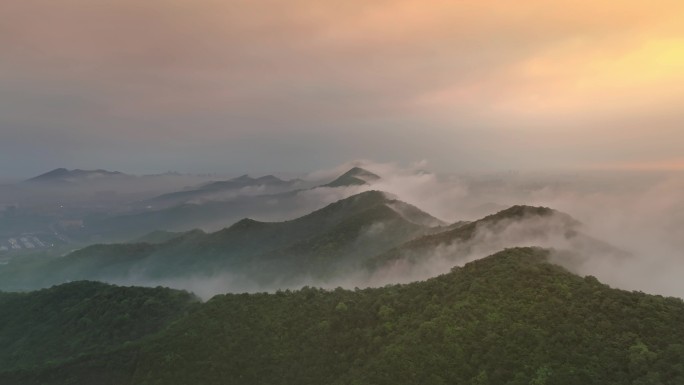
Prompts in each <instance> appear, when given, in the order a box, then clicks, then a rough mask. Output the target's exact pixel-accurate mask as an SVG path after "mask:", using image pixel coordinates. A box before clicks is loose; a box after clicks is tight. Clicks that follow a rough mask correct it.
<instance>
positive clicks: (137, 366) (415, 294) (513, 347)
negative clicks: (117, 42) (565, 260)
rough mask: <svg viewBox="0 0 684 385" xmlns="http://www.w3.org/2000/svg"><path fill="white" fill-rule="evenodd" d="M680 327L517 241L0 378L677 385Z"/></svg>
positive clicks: (677, 315)
mask: <svg viewBox="0 0 684 385" xmlns="http://www.w3.org/2000/svg"><path fill="white" fill-rule="evenodd" d="M75 321H76V319H74V322H75ZM682 323H684V303H683V302H682V300H681V299H676V298H664V297H661V296H653V295H647V294H644V293H639V292H627V291H622V290H616V289H612V288H610V287H608V286H606V285H603V284H601V283H600V282H598V281H597V280H596V279H595V278H594V277H591V276H587V277H580V276H577V275H574V274H572V273H570V272H568V271H567V270H565V269H563V268H561V267H559V266H557V265H554V264H551V263H549V252H548V251H546V250H543V249H538V248H517V249H508V250H505V251H502V252H499V253H496V254H494V255H492V256H489V257H487V258H483V259H481V260H478V261H475V262H472V263H468V264H466V265H465V266H464V267H462V268H455V269H453V270H452V271H451V272H450V273H447V274H444V275H441V276H438V277H435V278H432V279H429V280H427V281H423V282H415V283H411V284H407V285H392V286H386V287H382V288H377V289H364V290H354V291H349V290H342V289H337V290H333V291H326V290H321V289H314V288H304V289H302V290H299V291H294V292H292V291H282V292H277V293H274V294H251V295H250V294H227V295H219V296H216V297H215V298H213V299H212V300H210V301H208V302H207V303H205V304H202V305H201V307H200V308H199V309H198V310H196V311H194V312H191V313H189V314H188V315H187V316H185V317H183V318H182V319H180V320H179V321H177V322H175V323H173V324H172V325H171V326H170V327H169V328H167V329H164V330H162V331H161V332H159V333H157V334H156V335H154V336H152V337H150V338H146V339H144V340H139V341H137V342H133V343H131V344H128V345H126V346H123V347H120V348H117V349H112V350H109V351H106V352H95V353H92V354H89V355H83V356H81V357H78V358H74V359H71V360H69V361H67V362H59V363H49V364H44V365H42V366H38V367H35V368H32V369H24V370H20V369H19V370H18V369H15V368H11V367H10V368H9V369H7V368H6V367H5V368H4V369H3V370H0V382H2V383H3V384H7V385H13V384H22V385H31V384H46V385H58V384H72V383H98V384H118V385H129V384H130V385H133V384H189V383H201V384H206V385H211V384H226V383H230V384H236V385H240V384H250V385H259V384H268V385H277V384H303V385H308V384H311V385H314V384H316V385H317V384H331V385H335V384H378V385H385V384H386V385H401V384H512V385H523V384H524V385H527V384H548V385H561V384H562V385H573V384H577V385H580V384H581V385H591V384H596V385H599V384H600V385H606V384H607V385H618V384H619V385H622V384H663V385H676V384H681V383H683V382H684V365H683V364H682V362H684V344H683V343H682V341H684V329H683V328H682V327H681V325H682ZM108 330H109V329H108V328H105V329H102V331H103V332H106V331H108Z"/></svg>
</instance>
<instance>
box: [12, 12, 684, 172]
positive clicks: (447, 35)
mask: <svg viewBox="0 0 684 385" xmlns="http://www.w3.org/2000/svg"><path fill="white" fill-rule="evenodd" d="M0 46H2V48H3V53H2V56H0V85H2V87H1V88H0V102H1V103H0V127H2V130H3V134H4V137H5V142H4V143H0V146H3V145H6V146H8V148H0V150H2V151H0V153H5V154H8V155H6V156H7V157H8V159H9V157H12V156H19V155H21V154H22V153H25V152H26V151H23V150H20V149H21V148H26V147H28V146H30V145H31V143H35V138H38V137H41V138H53V139H55V140H57V141H58V142H59V141H60V140H63V141H64V142H65V144H64V147H63V148H62V147H58V146H56V147H55V149H54V150H53V152H54V154H53V155H52V157H53V158H54V159H52V158H50V161H51V162H70V161H74V162H76V161H77V159H76V158H75V156H76V155H74V148H71V147H70V146H75V144H73V142H74V140H68V139H65V138H72V137H77V138H78V140H76V141H77V142H82V143H81V144H82V145H79V146H78V148H79V149H82V148H84V147H87V146H90V147H92V148H97V146H102V144H103V143H108V145H107V148H112V145H111V143H112V142H116V143H118V145H120V146H124V147H126V148H135V149H136V150H130V151H131V154H134V153H135V152H136V151H141V149H144V152H145V153H147V154H150V155H149V157H151V158H150V159H148V161H152V160H151V159H155V160H154V162H157V163H159V164H165V162H168V161H170V158H168V156H167V155H164V154H165V153H167V152H169V151H183V153H188V154H199V153H202V154H207V153H213V151H215V150H216V149H218V148H221V149H225V148H229V147H230V145H231V144H232V143H238V142H239V143H242V144H241V147H243V148H244V147H245V143H248V144H249V146H252V148H254V149H257V151H253V152H255V153H256V152H259V150H260V151H261V152H266V153H269V152H273V151H270V149H271V147H272V146H274V144H272V142H278V141H277V140H275V141H273V140H271V139H272V138H277V137H280V136H282V137H284V138H288V140H292V141H293V143H292V146H294V147H296V148H298V149H299V150H300V151H298V153H301V154H302V155H301V156H302V158H301V159H300V160H297V161H296V162H293V163H292V165H293V167H294V166H295V165H296V164H304V163H305V158H304V157H305V155H304V154H306V153H307V151H306V147H307V146H306V145H305V144H302V143H304V142H306V141H307V140H309V141H311V146H312V147H313V148H316V150H315V151H314V155H311V156H314V157H315V158H316V159H320V160H321V161H323V162H328V163H331V164H332V163H335V162H338V161H340V160H346V159H348V158H349V157H355V156H365V157H367V156H369V155H368V154H369V153H379V156H380V157H382V158H387V159H393V158H397V157H406V158H410V159H422V158H428V159H432V160H433V162H434V163H436V164H438V165H442V166H443V167H445V168H448V167H451V166H452V165H454V164H459V165H465V166H474V165H484V166H485V167H494V168H495V167H506V168H508V167H509V166H513V167H523V168H524V167H533V166H535V165H536V164H537V162H538V161H537V160H536V159H534V158H533V157H532V156H529V155H525V154H526V153H536V154H537V155H536V156H541V155H545V154H547V152H548V156H553V159H552V160H550V161H547V162H545V163H546V164H549V165H551V166H558V167H573V166H578V167H585V166H590V167H591V166H592V165H599V164H603V165H605V164H618V163H619V164H654V165H659V164H663V165H664V164H666V163H662V162H663V161H662V159H680V156H681V155H680V153H681V151H682V149H681V148H680V147H681V146H677V143H684V2H682V1H674V0H656V1H650V2H645V1H634V0H623V1H585V0H577V1H553V2H552V1H547V0H529V1H510V0H479V1H475V0H463V1H453V0H451V1H446V0H445V1H442V0H391V1H390V0H363V1H362V0H347V1H328V0H316V1H314V0H292V1H280V0H278V1H276V0H249V1H248V0H239V1H235V0H232V1H225V0H221V1H219V0H192V1H191V0H150V1H134V0H63V1H59V2H57V1H52V0H8V1H2V2H0ZM188 127H192V129H191V130H190V129H189V128H188ZM388 135H396V136H397V137H401V138H406V140H405V141H404V142H403V143H397V145H396V146H386V145H384V146H382V147H383V149H378V148H377V147H378V146H379V144H380V143H383V140H384V138H386V137H387V136H388ZM123 137H126V138H129V139H122V138H123ZM445 138H447V139H448V140H446V141H445V140H444V139H445ZM345 141H346V142H345ZM327 142H330V143H336V147H337V148H338V149H337V150H331V151H325V150H319V149H321V148H325V147H326V146H329V144H327ZM8 143H11V146H10V145H9V144H8ZM340 143H346V146H348V147H344V146H341V147H340ZM445 143H452V146H451V147H449V146H447V145H446V144H445ZM85 145H87V146H85ZM214 146H216V147H214ZM459 146H462V147H459ZM478 146H480V147H478ZM113 147H114V148H115V147H116V146H113ZM385 147H388V148H385ZM154 148H156V149H157V150H153V149H154ZM473 148H478V149H479V151H474V150H473ZM105 150H106V149H105ZM283 151H284V150H283ZM36 152H38V151H36ZM238 152H239V151H238ZM222 153H223V151H222ZM276 153H277V151H276ZM492 153H496V154H504V158H505V164H503V165H501V164H496V162H495V161H494V160H492V159H491V156H489V154H492ZM106 154H107V151H103V152H99V151H95V150H93V153H92V154H84V155H83V157H84V158H85V159H90V158H92V157H98V156H102V157H106V156H107V155H106ZM323 154H325V155H323ZM34 156H35V155H34ZM41 156H42V155H41ZM46 156H47V155H46ZM212 156H213V158H211V156H210V158H211V160H207V161H206V164H205V165H213V164H221V163H223V162H225V161H226V160H227V159H224V158H222V156H223V155H212ZM193 158H196V156H193ZM116 159H119V158H118V157H117V155H116V154H115V153H114V152H112V154H111V155H108V158H106V159H103V161H111V160H116ZM4 160H5V159H4V158H2V159H0V161H4ZM269 160H270V159H269ZM46 161H47V159H46ZM131 162H133V160H131ZM245 162H249V163H253V162H255V161H254V160H249V161H245ZM260 162H263V163H264V165H265V164H266V163H267V161H266V160H263V161H260ZM649 162H650V163H649ZM675 163H676V162H675ZM676 164H678V163H676ZM198 167H199V165H198ZM212 167H213V166H212ZM663 167H665V166H663Z"/></svg>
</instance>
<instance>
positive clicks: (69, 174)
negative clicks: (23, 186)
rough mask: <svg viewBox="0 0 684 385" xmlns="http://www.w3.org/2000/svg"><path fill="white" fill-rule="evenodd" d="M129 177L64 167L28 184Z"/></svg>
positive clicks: (114, 172)
mask: <svg viewBox="0 0 684 385" xmlns="http://www.w3.org/2000/svg"><path fill="white" fill-rule="evenodd" d="M121 176H127V175H126V174H124V173H122V172H119V171H108V170H103V169H97V170H81V169H74V170H69V169H66V168H63V167H60V168H56V169H54V170H52V171H48V172H46V173H44V174H40V175H38V176H36V177H33V178H31V179H28V180H27V182H58V183H73V182H82V181H87V180H92V179H101V178H106V177H121Z"/></svg>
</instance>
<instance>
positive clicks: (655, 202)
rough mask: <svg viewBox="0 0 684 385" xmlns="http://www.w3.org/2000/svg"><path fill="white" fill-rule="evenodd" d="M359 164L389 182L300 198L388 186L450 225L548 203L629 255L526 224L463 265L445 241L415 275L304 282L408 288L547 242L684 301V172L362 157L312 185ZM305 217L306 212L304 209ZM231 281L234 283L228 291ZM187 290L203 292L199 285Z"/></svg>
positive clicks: (627, 281) (483, 245)
mask: <svg viewBox="0 0 684 385" xmlns="http://www.w3.org/2000/svg"><path fill="white" fill-rule="evenodd" d="M352 166H361V167H364V168H366V169H368V170H370V171H372V172H374V173H376V174H378V175H380V176H381V178H382V179H380V180H379V181H377V182H375V183H372V184H371V185H370V186H353V187H347V188H337V189H331V188H318V189H314V190H307V191H303V192H300V194H299V195H300V198H301V199H302V200H303V201H306V202H309V204H310V205H313V206H322V205H323V204H325V203H330V202H334V201H336V200H338V199H342V198H344V197H347V196H350V195H352V194H355V193H358V192H361V191H365V190H371V189H373V190H382V191H387V192H390V193H392V194H395V195H397V196H398V197H399V198H400V199H401V200H403V201H405V202H407V203H410V204H413V205H415V206H417V207H419V208H421V209H423V210H424V211H426V212H428V213H430V214H432V215H434V216H436V217H437V218H440V219H443V220H446V221H448V222H455V221H458V220H474V219H477V218H480V217H483V216H485V215H487V214H491V213H494V212H497V211H499V210H500V209H503V208H506V207H510V206H512V205H515V204H525V205H532V206H546V207H551V208H553V209H556V210H559V211H561V212H564V213H567V214H569V215H571V216H572V217H573V218H575V219H577V220H578V221H580V222H581V226H580V227H579V229H580V231H581V232H582V233H584V234H587V235H588V236H589V237H592V238H595V239H597V240H599V241H602V242H605V243H607V244H609V245H611V246H613V247H615V248H616V249H618V250H624V251H625V252H626V253H628V254H629V255H630V257H625V258H616V256H615V255H614V253H613V252H612V251H610V250H607V249H606V248H605V247H603V243H601V242H596V243H591V242H590V243H589V244H582V245H580V244H577V243H576V242H575V243H574V244H572V243H569V242H568V240H567V239H565V238H564V237H562V236H551V237H546V238H544V239H539V238H537V239H534V238H530V237H528V236H523V235H524V234H521V232H524V231H523V229H522V228H520V227H519V225H514V226H513V227H511V228H510V229H508V230H507V231H505V232H503V233H501V234H498V235H497V236H496V237H494V236H492V234H490V233H487V230H486V229H483V230H482V231H481V232H480V233H478V235H477V236H476V239H477V240H478V242H475V243H473V244H472V245H469V250H470V251H469V255H468V256H467V257H464V258H461V259H459V260H458V261H457V262H454V260H453V258H452V257H450V256H453V254H454V250H453V249H454V248H459V247H462V246H463V245H442V246H440V248H438V249H437V250H436V251H435V252H434V255H431V256H429V257H428V258H426V261H428V262H427V263H423V264H421V265H419V266H413V267H412V268H411V269H410V270H406V269H403V270H402V269H401V268H400V266H394V267H393V269H394V270H386V271H383V272H381V273H379V274H376V275H374V276H373V277H372V278H371V279H368V277H367V276H366V274H365V273H363V272H360V273H358V274H355V275H354V274H352V275H347V276H345V277H340V279H337V280H329V281H320V280H316V279H304V280H302V282H301V283H300V284H301V285H311V286H322V287H336V286H342V287H348V288H351V287H355V286H358V287H364V286H378V285H383V284H386V283H394V282H408V281H411V280H415V279H424V278H428V277H431V276H435V275H438V274H442V273H446V272H448V271H449V270H450V269H451V268H452V267H454V266H455V265H460V264H463V263H466V262H468V261H472V260H475V259H478V258H482V257H485V256H487V255H490V254H492V253H494V252H496V251H499V250H501V249H503V248H505V247H514V246H543V247H547V248H553V249H556V250H559V251H563V250H571V251H574V252H575V253H576V254H578V255H581V256H583V258H582V259H581V260H578V259H574V260H572V261H570V260H568V259H567V258H558V259H557V260H556V261H557V262H559V263H561V264H564V265H565V266H566V267H568V268H569V269H570V270H572V271H574V272H576V273H578V274H581V275H594V276H596V277H598V278H599V279H600V280H601V281H603V282H605V283H608V284H610V285H611V286H614V287H618V288H622V289H627V290H641V291H645V292H648V293H655V294H662V295H673V296H678V297H684V281H682V280H681V277H682V276H684V255H683V253H682V250H684V200H683V199H682V197H684V174H683V173H678V172H645V171H644V172H638V171H632V172H628V171H578V172H563V173H551V172H549V173H541V172H539V173H515V172H508V173H496V174H477V175H475V174H472V175H447V174H435V173H430V172H427V171H425V170H426V169H427V167H428V165H427V164H426V163H425V162H419V163H416V164H413V165H409V166H404V167H402V166H399V165H397V164H393V163H374V162H369V161H356V162H351V163H348V164H344V165H341V166H339V167H337V168H336V169H333V170H324V171H319V172H315V173H312V174H310V175H308V180H329V179H332V178H333V177H335V176H338V175H340V174H341V173H342V172H344V171H346V170H348V169H349V168H350V167H352ZM305 206H306V205H305ZM310 207H311V206H308V207H307V208H310ZM305 211H306V209H304V208H303V209H302V212H301V213H302V214H304V213H305ZM526 225H529V223H527V224H526ZM547 225H548V223H541V224H537V226H542V227H543V226H547ZM516 226H517V227H516ZM528 235H529V234H528ZM580 262H581V263H580ZM226 281H227V282H230V283H229V284H227V285H223V286H221V284H220V283H221V282H226ZM212 282H215V284H214V288H215V289H224V290H227V291H236V290H237V291H240V290H250V291H258V290H264V289H265V290H272V289H274V288H273V287H261V286H259V285H256V284H254V283H251V284H249V283H247V284H246V285H245V286H241V285H242V284H245V282H240V279H239V278H237V277H228V278H227V279H226V278H225V277H215V279H214V281H212ZM238 282H239V283H240V284H237V283H238ZM190 286H193V287H194V288H195V290H197V291H203V289H202V286H201V285H190ZM294 286H296V285H294ZM210 291H211V290H210Z"/></svg>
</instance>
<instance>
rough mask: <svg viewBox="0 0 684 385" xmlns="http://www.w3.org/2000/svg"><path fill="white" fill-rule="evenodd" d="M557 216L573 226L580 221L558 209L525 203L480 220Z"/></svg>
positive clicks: (491, 220) (496, 220)
mask: <svg viewBox="0 0 684 385" xmlns="http://www.w3.org/2000/svg"><path fill="white" fill-rule="evenodd" d="M551 216H557V217H559V218H561V219H562V220H563V221H564V222H565V223H566V225H568V226H570V227H573V226H576V225H579V224H580V223H579V222H578V221H577V220H576V219H574V218H572V217H571V216H570V215H568V214H565V213H562V212H560V211H557V210H554V209H551V208H548V207H542V206H527V205H515V206H511V207H509V208H507V209H505V210H501V211H499V212H497V213H496V214H492V215H488V216H486V217H484V218H482V219H481V220H480V221H481V222H498V221H501V220H505V219H522V218H530V217H551Z"/></svg>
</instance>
